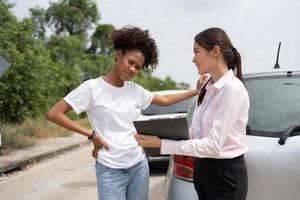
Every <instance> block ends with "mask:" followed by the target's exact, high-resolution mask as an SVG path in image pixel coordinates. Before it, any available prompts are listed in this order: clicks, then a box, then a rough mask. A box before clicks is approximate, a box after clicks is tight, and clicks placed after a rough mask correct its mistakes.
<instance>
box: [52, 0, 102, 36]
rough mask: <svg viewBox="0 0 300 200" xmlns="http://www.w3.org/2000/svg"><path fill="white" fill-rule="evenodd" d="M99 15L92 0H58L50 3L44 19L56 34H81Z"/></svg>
mask: <svg viewBox="0 0 300 200" xmlns="http://www.w3.org/2000/svg"><path fill="white" fill-rule="evenodd" d="M99 18H100V16H99V13H98V9H97V5H96V3H95V1H93V0H60V1H59V2H57V3H53V2H52V3H50V6H49V8H48V9H47V12H46V21H47V23H48V24H49V26H50V27H52V28H53V29H54V32H55V33H56V34H64V33H66V32H67V33H69V35H78V36H83V35H85V34H86V32H87V30H88V29H90V28H91V27H92V25H93V24H96V23H97V21H98V20H99Z"/></svg>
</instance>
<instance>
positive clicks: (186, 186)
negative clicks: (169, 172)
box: [165, 176, 198, 200]
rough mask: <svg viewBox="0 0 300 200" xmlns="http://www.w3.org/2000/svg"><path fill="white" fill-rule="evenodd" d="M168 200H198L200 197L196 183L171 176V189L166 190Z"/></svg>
mask: <svg viewBox="0 0 300 200" xmlns="http://www.w3.org/2000/svg"><path fill="white" fill-rule="evenodd" d="M165 195H166V198H167V199H168V200H183V199H184V200H196V199H198V195H197V192H196V190H195V189H194V183H190V182H187V181H182V180H180V179H178V178H175V177H173V176H171V180H170V184H169V188H168V189H167V190H165Z"/></svg>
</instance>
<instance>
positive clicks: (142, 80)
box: [134, 71, 189, 91]
mask: <svg viewBox="0 0 300 200" xmlns="http://www.w3.org/2000/svg"><path fill="white" fill-rule="evenodd" d="M134 81H135V82H136V83H138V84H140V85H142V86H143V87H144V88H146V89H148V90H150V91H159V90H174V89H188V88H189V85H188V84H185V83H180V84H177V83H176V82H175V81H173V80H172V79H171V78H170V77H166V78H165V79H164V80H161V79H159V78H156V77H153V76H151V73H150V72H149V71H142V72H141V73H140V74H139V75H138V76H136V77H135V78H134Z"/></svg>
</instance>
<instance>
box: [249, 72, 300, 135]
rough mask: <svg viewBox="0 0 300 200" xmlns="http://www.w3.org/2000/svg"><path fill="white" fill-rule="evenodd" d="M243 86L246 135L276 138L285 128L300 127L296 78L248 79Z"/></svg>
mask: <svg viewBox="0 0 300 200" xmlns="http://www.w3.org/2000/svg"><path fill="white" fill-rule="evenodd" d="M245 84H246V87H247V90H248V93H249V97H250V111H249V121H248V128H249V130H250V131H249V132H250V135H251V132H252V133H253V134H255V135H261V136H271V137H280V135H281V134H282V132H284V131H286V130H287V129H288V127H289V126H291V125H296V124H298V125H300V75H293V76H273V77H259V78H248V79H245ZM255 132H256V133H255Z"/></svg>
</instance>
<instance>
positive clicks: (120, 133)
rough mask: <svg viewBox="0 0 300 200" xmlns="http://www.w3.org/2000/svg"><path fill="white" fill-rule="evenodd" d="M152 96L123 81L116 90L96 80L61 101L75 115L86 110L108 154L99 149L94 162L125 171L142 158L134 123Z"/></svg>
mask: <svg viewBox="0 0 300 200" xmlns="http://www.w3.org/2000/svg"><path fill="white" fill-rule="evenodd" d="M153 96H154V95H153V93H151V92H150V91H148V90H146V89H144V88H143V87H141V86H140V85H138V84H136V83H134V82H131V81H125V83H124V86H123V87H115V86H113V85H110V84H109V83H107V82H106V81H105V80H104V79H103V78H102V77H99V78H97V79H91V80H88V81H85V82H83V83H82V84H81V85H80V86H78V87H77V88H76V89H74V90H73V91H71V92H70V93H69V94H68V95H67V96H66V97H64V98H63V99H64V100H65V101H66V102H67V103H68V104H69V105H70V106H71V107H72V108H73V109H74V111H75V112H76V113H77V114H80V113H81V112H84V111H86V113H87V116H88V119H89V121H90V124H91V126H92V127H93V130H94V131H96V132H97V133H99V134H101V136H102V137H103V139H104V140H105V141H106V143H107V144H108V146H109V151H107V150H106V149H104V148H102V149H101V150H100V151H99V153H98V159H97V161H98V162H100V163H101V164H103V165H105V166H107V167H111V168H119V169H120V168H123V169H125V168H129V167H131V166H133V165H135V164H136V163H138V162H139V161H141V160H143V159H144V158H145V155H144V154H143V151H142V148H141V147H140V146H138V144H137V142H136V140H135V138H134V136H133V135H134V133H135V132H136V130H135V127H134V125H133V121H134V120H135V119H136V118H137V117H138V112H137V111H138V109H145V108H147V107H148V106H149V105H150V103H151V101H152V99H153Z"/></svg>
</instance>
